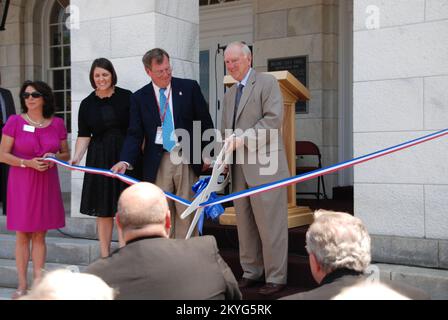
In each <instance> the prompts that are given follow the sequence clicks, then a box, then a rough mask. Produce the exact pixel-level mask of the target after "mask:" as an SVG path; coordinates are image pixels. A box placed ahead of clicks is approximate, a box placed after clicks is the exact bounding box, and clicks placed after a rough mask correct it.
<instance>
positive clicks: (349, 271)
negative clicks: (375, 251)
mask: <svg viewBox="0 0 448 320" xmlns="http://www.w3.org/2000/svg"><path fill="white" fill-rule="evenodd" d="M306 249H307V251H308V254H309V262H310V268H311V273H312V274H313V277H314V279H315V280H316V282H317V283H318V284H319V287H318V288H316V289H314V290H311V291H308V292H304V293H298V294H293V295H290V296H286V297H283V298H282V299H285V300H328V299H332V298H334V297H335V296H337V295H338V294H339V293H340V292H341V291H342V290H343V289H345V288H349V287H352V286H356V285H360V284H362V283H365V282H369V281H376V280H377V279H369V277H368V275H367V274H365V272H366V269H367V267H368V266H369V264H370V260H371V255H370V236H369V233H368V232H367V229H366V227H365V226H364V225H363V223H362V221H361V220H360V219H359V218H356V217H353V216H351V215H349V214H348V213H343V212H334V211H327V210H318V211H316V212H315V213H314V222H313V223H312V224H311V226H310V228H309V229H308V231H307V233H306ZM378 277H379V275H378ZM379 281H380V282H381V283H382V284H384V285H386V286H387V287H389V288H391V289H392V290H394V291H395V292H397V293H398V294H400V295H402V296H404V297H407V298H409V299H418V300H420V299H428V298H429V297H428V296H427V294H426V293H424V292H423V291H421V290H418V289H415V288H412V287H410V286H407V285H404V284H401V283H398V282H395V281H387V280H386V279H380V280H379Z"/></svg>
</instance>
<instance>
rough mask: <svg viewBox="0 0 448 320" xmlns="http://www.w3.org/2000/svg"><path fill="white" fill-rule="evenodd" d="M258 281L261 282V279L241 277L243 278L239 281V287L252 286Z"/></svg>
mask: <svg viewBox="0 0 448 320" xmlns="http://www.w3.org/2000/svg"><path fill="white" fill-rule="evenodd" d="M258 283H260V281H259V280H254V279H248V278H241V280H240V281H238V287H240V288H250V287H254V286H256V285H257V284H258Z"/></svg>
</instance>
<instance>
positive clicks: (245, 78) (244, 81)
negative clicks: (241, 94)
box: [238, 68, 252, 86]
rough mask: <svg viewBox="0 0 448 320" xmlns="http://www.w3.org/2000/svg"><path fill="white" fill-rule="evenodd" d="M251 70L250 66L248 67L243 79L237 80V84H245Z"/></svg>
mask: <svg viewBox="0 0 448 320" xmlns="http://www.w3.org/2000/svg"><path fill="white" fill-rule="evenodd" d="M251 71H252V68H249V70H248V71H247V73H246V75H245V76H244V78H243V80H241V82H239V83H238V84H242V85H243V86H246V84H247V81H248V80H249V76H250V73H251Z"/></svg>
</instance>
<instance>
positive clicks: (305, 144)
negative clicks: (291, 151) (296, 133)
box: [296, 141, 328, 200]
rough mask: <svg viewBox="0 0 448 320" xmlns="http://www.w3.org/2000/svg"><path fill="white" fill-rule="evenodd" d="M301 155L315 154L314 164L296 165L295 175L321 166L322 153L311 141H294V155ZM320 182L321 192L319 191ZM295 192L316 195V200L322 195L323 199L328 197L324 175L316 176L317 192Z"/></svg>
mask: <svg viewBox="0 0 448 320" xmlns="http://www.w3.org/2000/svg"><path fill="white" fill-rule="evenodd" d="M303 156H315V157H316V158H315V163H316V165H315V166H312V165H310V166H302V167H298V166H296V174H297V175H299V174H303V173H307V172H310V171H314V170H317V169H320V168H322V155H321V153H320V150H319V148H318V146H316V145H315V144H314V143H312V142H311V141H296V157H301V158H303ZM321 183H322V189H323V194H322V193H321V192H320V185H321ZM297 194H313V195H315V196H316V198H317V200H320V196H321V195H322V196H323V198H324V199H328V198H327V193H326V192H325V182H324V177H323V176H320V177H318V178H317V192H297Z"/></svg>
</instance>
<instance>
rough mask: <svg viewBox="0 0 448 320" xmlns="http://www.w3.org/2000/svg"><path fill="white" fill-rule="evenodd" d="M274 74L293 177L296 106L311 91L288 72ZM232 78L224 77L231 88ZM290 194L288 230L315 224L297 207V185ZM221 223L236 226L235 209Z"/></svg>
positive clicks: (227, 213)
mask: <svg viewBox="0 0 448 320" xmlns="http://www.w3.org/2000/svg"><path fill="white" fill-rule="evenodd" d="M267 73H269V74H272V75H273V76H274V77H275V78H276V79H277V80H278V82H279V84H280V90H281V92H282V95H283V104H284V106H285V109H284V112H283V127H282V134H283V143H284V145H285V150H286V158H287V159H288V167H289V172H290V173H291V175H292V176H295V175H296V132H295V127H296V126H295V124H296V123H295V122H296V117H295V115H296V112H295V105H296V101H297V100H301V101H306V100H309V99H310V92H309V90H308V89H307V88H306V87H305V86H304V85H303V84H302V83H301V82H300V81H299V80H297V78H296V77H294V76H293V75H292V74H291V73H290V72H288V71H275V72H267ZM235 82H236V81H235V79H233V78H232V77H231V76H228V75H227V76H225V77H224V85H226V86H228V87H230V86H232V85H233V84H234V83H235ZM287 188H288V190H287V193H288V228H294V227H298V226H303V225H307V224H311V223H312V222H313V215H312V211H311V209H310V208H309V207H304V206H297V205H296V185H295V184H293V185H290V186H288V187H287ZM219 223H220V224H223V225H235V224H236V218H235V209H234V208H233V207H231V208H227V209H226V211H225V212H224V213H223V214H222V215H221V216H220V217H219Z"/></svg>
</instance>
